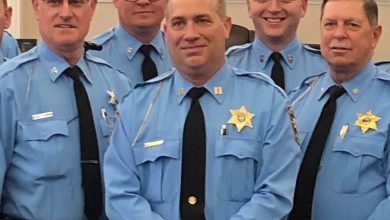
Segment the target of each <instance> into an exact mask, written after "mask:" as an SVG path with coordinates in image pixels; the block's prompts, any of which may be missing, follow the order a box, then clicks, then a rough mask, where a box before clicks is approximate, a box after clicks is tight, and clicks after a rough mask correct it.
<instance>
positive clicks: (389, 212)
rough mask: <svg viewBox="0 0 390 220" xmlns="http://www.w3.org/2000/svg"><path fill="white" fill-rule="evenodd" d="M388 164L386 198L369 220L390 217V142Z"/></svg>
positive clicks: (385, 170)
mask: <svg viewBox="0 0 390 220" xmlns="http://www.w3.org/2000/svg"><path fill="white" fill-rule="evenodd" d="M385 158H386V163H385V164H384V167H385V169H384V176H385V178H386V183H385V184H386V192H385V193H386V197H385V199H384V200H383V201H381V202H380V203H379V204H378V205H377V207H376V208H375V210H374V212H373V213H372V214H371V215H370V217H369V218H368V219H367V220H384V219H388V218H389V216H390V141H389V140H387V144H386V157H385Z"/></svg>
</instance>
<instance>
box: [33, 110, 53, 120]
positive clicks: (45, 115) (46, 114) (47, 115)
mask: <svg viewBox="0 0 390 220" xmlns="http://www.w3.org/2000/svg"><path fill="white" fill-rule="evenodd" d="M53 116H54V114H53V112H43V113H39V114H34V115H31V117H32V120H40V119H44V118H51V117H53Z"/></svg>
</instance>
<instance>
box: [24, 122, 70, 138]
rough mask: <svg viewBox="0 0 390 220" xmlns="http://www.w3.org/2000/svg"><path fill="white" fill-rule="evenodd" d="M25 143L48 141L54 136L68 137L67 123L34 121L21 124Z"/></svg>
mask: <svg viewBox="0 0 390 220" xmlns="http://www.w3.org/2000/svg"><path fill="white" fill-rule="evenodd" d="M22 129H23V139H24V140H26V141H36V140H43V141H45V140H48V139H49V138H50V137H52V136H53V135H56V134H60V135H64V136H68V123H67V122H66V121H61V120H50V121H35V122H29V123H26V124H22Z"/></svg>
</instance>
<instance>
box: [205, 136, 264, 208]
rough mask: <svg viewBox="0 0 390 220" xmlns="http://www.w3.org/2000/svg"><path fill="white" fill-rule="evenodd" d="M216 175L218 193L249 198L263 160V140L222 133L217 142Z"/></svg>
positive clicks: (227, 197) (229, 197) (226, 197)
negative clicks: (261, 143)
mask: <svg viewBox="0 0 390 220" xmlns="http://www.w3.org/2000/svg"><path fill="white" fill-rule="evenodd" d="M215 157H216V158H215V161H216V163H215V167H214V175H213V176H214V178H215V179H216V184H217V186H218V187H216V190H217V191H218V197H219V198H220V199H222V200H227V201H238V202H245V201H248V200H250V198H251V197H252V195H253V193H254V187H255V182H256V177H257V176H258V174H259V172H260V170H259V169H260V167H261V163H262V159H261V158H262V150H261V145H260V141H259V140H255V139H242V138H235V137H228V136H221V138H219V139H218V140H217V141H216V145H215Z"/></svg>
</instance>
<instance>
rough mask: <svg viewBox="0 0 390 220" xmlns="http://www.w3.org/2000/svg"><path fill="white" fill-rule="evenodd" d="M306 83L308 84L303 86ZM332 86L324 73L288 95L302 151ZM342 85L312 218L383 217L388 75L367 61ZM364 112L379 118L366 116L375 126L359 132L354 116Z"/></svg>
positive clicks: (388, 205) (389, 179)
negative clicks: (372, 118)
mask: <svg viewBox="0 0 390 220" xmlns="http://www.w3.org/2000/svg"><path fill="white" fill-rule="evenodd" d="M309 82H312V83H309ZM310 84H312V88H311V89H308V88H309V85H310ZM334 84H335V82H334V81H333V80H332V78H331V77H330V75H329V73H324V74H321V75H320V76H319V77H313V78H312V79H309V80H307V83H305V84H304V85H303V86H302V88H301V89H300V90H299V91H297V92H296V93H295V94H294V95H293V97H291V98H292V100H293V105H294V107H295V110H296V111H295V113H296V117H297V120H298V128H299V131H300V134H301V138H302V139H303V144H302V152H305V151H306V148H307V145H308V143H309V140H310V137H311V134H312V132H313V130H314V127H315V124H316V122H317V120H318V118H319V115H320V114H321V110H322V107H323V106H324V104H325V102H326V101H327V100H328V97H329V95H328V93H327V90H328V88H329V87H331V86H332V85H334ZM342 86H343V87H344V88H345V90H346V93H345V94H343V95H342V96H341V97H340V98H338V99H337V112H336V115H335V118H334V121H333V125H332V128H331V130H330V133H329V137H328V140H327V143H326V146H325V149H324V153H323V156H322V161H321V165H320V169H319V172H318V177H317V182H316V187H315V192H314V199H313V210H312V220H330V219H331V220H346V219H350V220H367V219H369V220H388V219H389V218H390V198H389V195H390V176H389V174H390V160H389V156H390V152H389V150H390V148H389V144H390V136H389V135H390V111H389V109H390V101H389V97H390V76H389V75H388V74H387V73H385V72H384V71H381V70H379V68H377V67H375V66H374V65H373V64H372V63H369V64H368V65H367V66H366V67H365V68H364V69H363V70H362V71H361V72H360V73H358V75H356V76H355V77H354V78H352V79H350V80H348V81H345V82H344V83H342ZM303 91H307V93H305V92H303ZM302 94H303V95H302ZM297 97H298V98H297ZM368 112H372V114H373V115H374V116H377V117H380V119H379V121H377V122H374V120H371V122H372V123H371V126H372V127H373V128H374V126H375V125H376V127H377V129H371V128H370V129H368V130H367V131H366V132H363V131H362V127H361V126H359V125H356V123H357V122H358V119H359V116H358V114H361V116H360V119H361V120H360V121H363V118H364V116H367V115H369V113H368ZM364 121H367V123H368V122H369V121H370V120H364ZM358 124H361V123H358ZM343 126H344V129H342V127H343Z"/></svg>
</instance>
